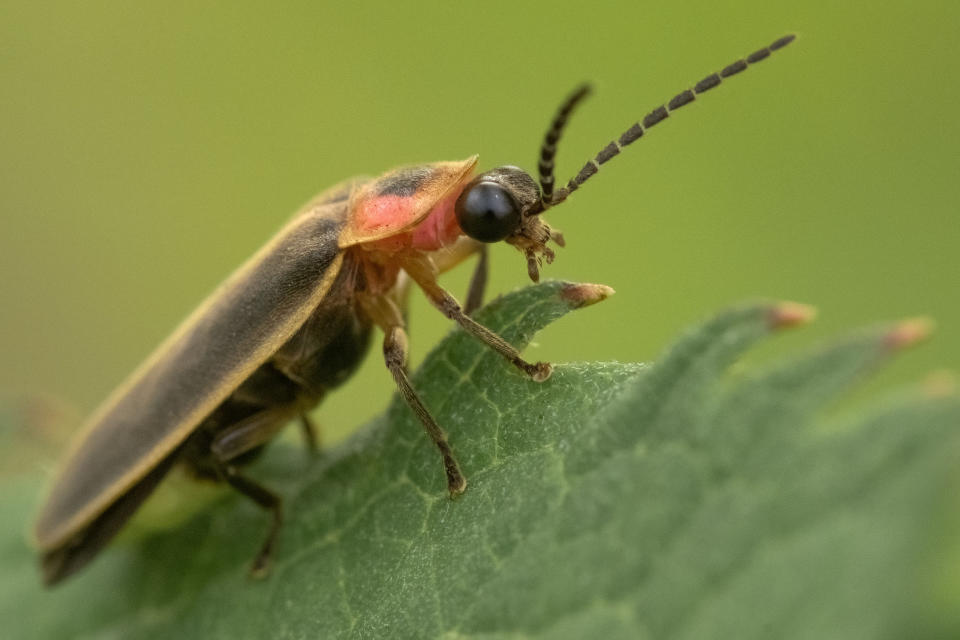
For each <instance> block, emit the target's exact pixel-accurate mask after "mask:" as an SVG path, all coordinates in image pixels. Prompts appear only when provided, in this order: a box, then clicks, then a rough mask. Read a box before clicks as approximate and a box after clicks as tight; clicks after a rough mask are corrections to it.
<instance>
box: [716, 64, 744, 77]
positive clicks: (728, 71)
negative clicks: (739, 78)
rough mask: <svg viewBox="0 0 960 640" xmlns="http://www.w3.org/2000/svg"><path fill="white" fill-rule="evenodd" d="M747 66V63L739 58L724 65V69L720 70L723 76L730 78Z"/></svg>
mask: <svg viewBox="0 0 960 640" xmlns="http://www.w3.org/2000/svg"><path fill="white" fill-rule="evenodd" d="M746 68H747V63H746V61H744V60H737V61H736V62H734V63H733V64H731V65H729V66H727V67H724V68H723V71H721V72H720V76H721V77H723V78H729V77H730V76H732V75H733V74H735V73H740V72H741V71H743V70H744V69H746Z"/></svg>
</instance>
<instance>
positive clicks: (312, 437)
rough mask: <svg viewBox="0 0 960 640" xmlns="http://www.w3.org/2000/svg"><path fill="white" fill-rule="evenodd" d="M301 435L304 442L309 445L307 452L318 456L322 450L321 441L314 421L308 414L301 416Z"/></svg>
mask: <svg viewBox="0 0 960 640" xmlns="http://www.w3.org/2000/svg"><path fill="white" fill-rule="evenodd" d="M300 434H301V435H302V436H303V442H304V444H306V445H307V450H308V451H309V452H310V453H312V454H316V453H317V451H319V450H320V439H319V438H318V437H317V428H316V426H314V424H313V420H311V419H310V416H309V415H308V414H306V413H301V414H300Z"/></svg>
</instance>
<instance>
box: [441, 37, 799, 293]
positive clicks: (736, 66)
mask: <svg viewBox="0 0 960 640" xmlns="http://www.w3.org/2000/svg"><path fill="white" fill-rule="evenodd" d="M793 39H794V36H793V35H788V36H784V37H782V38H780V39H778V40H776V41H775V42H773V43H772V44H770V45H769V46H767V47H764V48H762V49H759V50H757V51H754V52H753V53H751V54H750V55H749V56H747V57H746V58H742V59H740V60H737V61H735V62H733V63H732V64H729V65H727V66H726V67H724V68H723V70H722V71H720V72H719V73H712V74H710V75H708V76H707V77H705V78H704V79H703V80H701V81H700V82H698V83H697V84H696V85H694V86H693V87H691V88H690V89H686V90H684V91H681V92H680V93H678V94H677V95H675V96H674V97H673V98H672V99H671V100H670V101H669V102H667V103H666V104H663V105H660V106H659V107H657V108H656V109H654V110H653V111H651V112H650V113H648V114H647V115H646V116H644V117H643V119H642V120H640V121H639V122H636V123H634V124H633V125H631V126H630V128H629V129H627V130H626V131H624V132H623V133H622V134H620V137H618V138H617V139H616V140H612V141H611V142H610V143H608V144H607V145H606V146H605V147H604V148H603V149H601V150H600V152H599V153H598V154H597V155H596V156H595V157H593V158H591V159H590V160H588V161H587V163H586V164H584V165H583V168H581V169H580V171H579V172H578V173H577V175H575V176H573V177H572V178H570V180H568V181H567V183H566V184H565V185H564V186H563V187H560V188H559V189H557V190H556V191H554V189H553V158H554V156H555V155H556V153H557V143H558V142H559V140H560V136H561V134H562V133H563V129H564V127H565V126H566V124H567V119H568V118H569V117H570V114H571V113H573V110H574V109H575V108H576V107H577V105H578V104H579V103H580V102H581V101H582V100H583V99H584V98H586V97H587V96H588V95H589V94H590V86H589V85H587V84H583V85H581V86H579V87H577V89H576V90H574V91H573V93H571V94H570V95H569V96H568V97H567V99H566V100H565V101H564V102H563V104H561V105H560V108H559V109H558V110H557V113H556V115H555V116H554V118H553V121H552V122H551V124H550V128H549V129H547V134H546V135H545V136H544V138H543V144H542V145H541V146H540V162H539V166H538V169H539V173H540V184H539V186H538V185H537V183H536V182H534V180H533V178H532V177H531V176H530V174H528V173H526V172H525V171H523V170H522V169H518V168H517V167H511V166H505V167H498V168H496V169H493V170H491V171H487V172H486V173H481V174H480V175H479V176H477V177H476V178H474V179H473V181H471V182H470V183H468V184H467V186H466V187H465V188H464V189H463V191H462V192H461V194H460V196H459V197H458V198H457V203H456V214H457V222H458V223H459V224H460V228H461V230H463V232H464V233H466V234H467V235H468V236H470V237H471V238H473V239H475V240H479V241H481V242H497V241H499V240H505V241H506V242H508V243H509V244H512V245H513V246H515V247H517V248H518V249H520V251H522V252H523V253H524V254H525V255H526V257H527V271H528V272H529V274H530V278H531V279H532V280H534V281H537V280H538V279H539V277H540V275H539V266H540V264H541V262H542V261H543V260H546V261H547V262H551V261H552V260H553V255H554V254H553V251H551V250H550V248H549V247H547V242H548V241H550V240H553V241H554V242H556V243H557V244H558V245H559V246H561V247H562V246H563V236H561V235H560V233H558V232H557V231H555V230H553V229H551V228H550V226H549V225H547V224H546V223H545V222H543V221H542V220H540V218H539V217H538V216H539V214H541V213H543V212H544V211H546V210H547V209H549V208H552V207H555V206H557V205H559V204H560V203H562V202H563V201H565V200H566V199H567V198H568V197H569V196H570V194H571V193H573V192H574V191H576V190H577V189H579V188H580V187H581V186H582V185H583V183H584V182H586V181H587V180H589V179H590V178H591V177H593V176H594V175H595V174H596V173H597V172H598V171H599V170H600V167H601V166H603V165H604V164H606V163H607V162H609V161H610V160H612V159H613V158H615V157H616V156H617V155H619V154H620V152H621V151H622V150H623V148H624V147H626V146H627V145H629V144H632V143H634V142H636V141H637V140H639V139H640V137H641V136H643V135H644V134H645V133H646V132H647V131H649V130H650V127H653V126H655V125H657V124H659V123H660V122H663V121H664V120H666V119H667V118H668V117H669V116H670V114H672V113H673V112H674V111H676V110H677V109H679V108H680V107H683V106H685V105H688V104H690V103H691V102H693V101H694V100H695V99H696V97H697V96H699V95H700V94H702V93H704V92H706V91H709V90H710V89H713V88H714V87H716V86H719V85H720V83H721V82H722V81H723V79H726V78H729V77H730V76H733V75H736V74H738V73H740V72H741V71H743V70H744V69H746V68H747V67H748V66H752V65H754V64H756V63H757V62H760V61H761V60H764V59H766V58H767V57H769V55H770V54H771V52H773V51H776V50H778V49H780V48H782V47H785V46H787V45H788V44H790V43H791V42H792V41H793Z"/></svg>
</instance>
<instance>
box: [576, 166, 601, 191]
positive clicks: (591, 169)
mask: <svg viewBox="0 0 960 640" xmlns="http://www.w3.org/2000/svg"><path fill="white" fill-rule="evenodd" d="M597 171H598V169H597V165H595V164H594V163H593V161H592V160H591V161H590V162H588V163H587V164H585V165H583V169H580V173H578V174H577V177H576V178H574V179H573V181H572V182H573V183H574V184H576V185H577V186H579V185H581V184H583V183H584V182H586V180H587V178H589V177H590V176H592V175H593V174H595V173H596V172H597Z"/></svg>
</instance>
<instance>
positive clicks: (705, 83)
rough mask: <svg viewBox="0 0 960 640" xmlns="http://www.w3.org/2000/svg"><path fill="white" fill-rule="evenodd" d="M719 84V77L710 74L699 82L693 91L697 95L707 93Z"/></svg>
mask: <svg viewBox="0 0 960 640" xmlns="http://www.w3.org/2000/svg"><path fill="white" fill-rule="evenodd" d="M719 84H720V75H719V74H716V73H711V74H710V75H708V76H707V77H706V78H704V79H703V80H701V81H700V82H698V83H697V84H696V86H694V87H693V90H694V91H696V92H697V93H703V92H704V91H709V90H710V89H713V88H714V87H715V86H717V85H719Z"/></svg>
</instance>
